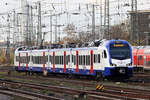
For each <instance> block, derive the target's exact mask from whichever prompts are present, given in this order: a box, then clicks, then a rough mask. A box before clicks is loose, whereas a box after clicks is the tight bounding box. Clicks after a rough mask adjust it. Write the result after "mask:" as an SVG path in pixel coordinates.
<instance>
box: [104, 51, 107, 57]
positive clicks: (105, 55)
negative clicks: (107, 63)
mask: <svg viewBox="0 0 150 100" xmlns="http://www.w3.org/2000/svg"><path fill="white" fill-rule="evenodd" d="M104 58H107V54H106V50H104Z"/></svg>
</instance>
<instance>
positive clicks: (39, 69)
mask: <svg viewBox="0 0 150 100" xmlns="http://www.w3.org/2000/svg"><path fill="white" fill-rule="evenodd" d="M15 70H17V71H33V72H43V67H28V69H26V67H23V66H21V68H20V70H19V67H18V66H16V67H15ZM45 70H47V71H48V72H50V73H51V72H53V68H48V67H45ZM96 72H102V73H103V76H113V75H115V67H105V70H104V71H102V70H93V74H91V70H85V69H79V72H76V69H66V72H64V68H55V73H65V74H69V73H72V74H78V75H96ZM127 74H128V76H132V75H133V67H128V69H127Z"/></svg>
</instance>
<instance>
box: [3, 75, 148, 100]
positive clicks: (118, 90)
mask: <svg viewBox="0 0 150 100" xmlns="http://www.w3.org/2000/svg"><path fill="white" fill-rule="evenodd" d="M18 78H19V77H18ZM20 78H25V77H20ZM26 78H27V77H26ZM30 79H31V77H30ZM33 79H36V78H33ZM38 79H39V80H45V79H46V80H49V81H56V80H57V81H59V82H68V83H71V84H82V85H84V86H88V87H89V86H91V87H93V86H95V85H96V84H94V83H89V82H81V81H75V80H64V79H58V78H57V79H56V78H47V77H46V78H42V79H41V78H38ZM1 81H2V80H1ZM3 81H4V80H3ZM5 81H6V80H5ZM15 84H19V83H17V82H15ZM20 84H23V85H22V86H28V85H33V86H34V87H33V86H28V87H30V88H38V89H48V88H49V89H48V90H50V91H55V92H63V93H67V94H70V93H71V94H74V95H78V96H79V95H81V94H89V95H88V97H89V98H101V99H102V98H103V99H104V98H107V99H108V97H110V98H112V97H113V98H115V99H122V98H129V99H133V100H134V99H138V98H141V99H150V95H149V94H150V91H146V90H140V89H130V88H123V87H114V86H107V85H104V87H105V91H103V92H101V91H100V92H97V91H95V90H86V91H84V90H72V89H68V88H67V89H66V88H65V87H63V88H62V86H60V87H55V86H51V85H46V86H45V85H44V86H42V88H39V87H35V86H40V84H31V83H20ZM43 87H44V88H43ZM58 90H59V91H58ZM65 91H67V92H65ZM71 91H73V92H71ZM141 92H142V93H141ZM99 93H100V94H99ZM71 94H70V95H71ZM108 94H109V95H108ZM110 94H111V95H110ZM141 94H142V95H141ZM120 96H121V97H120Z"/></svg>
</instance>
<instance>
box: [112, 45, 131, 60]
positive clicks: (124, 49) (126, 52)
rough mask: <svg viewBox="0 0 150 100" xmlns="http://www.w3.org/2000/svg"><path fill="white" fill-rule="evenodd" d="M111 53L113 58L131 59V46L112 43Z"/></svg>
mask: <svg viewBox="0 0 150 100" xmlns="http://www.w3.org/2000/svg"><path fill="white" fill-rule="evenodd" d="M110 55H111V58H112V59H118V60H123V59H129V58H130V47H129V45H128V44H110Z"/></svg>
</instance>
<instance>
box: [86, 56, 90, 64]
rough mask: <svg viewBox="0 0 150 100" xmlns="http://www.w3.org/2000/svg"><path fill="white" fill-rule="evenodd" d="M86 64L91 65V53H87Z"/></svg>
mask: <svg viewBox="0 0 150 100" xmlns="http://www.w3.org/2000/svg"><path fill="white" fill-rule="evenodd" d="M86 65H90V55H86Z"/></svg>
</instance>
